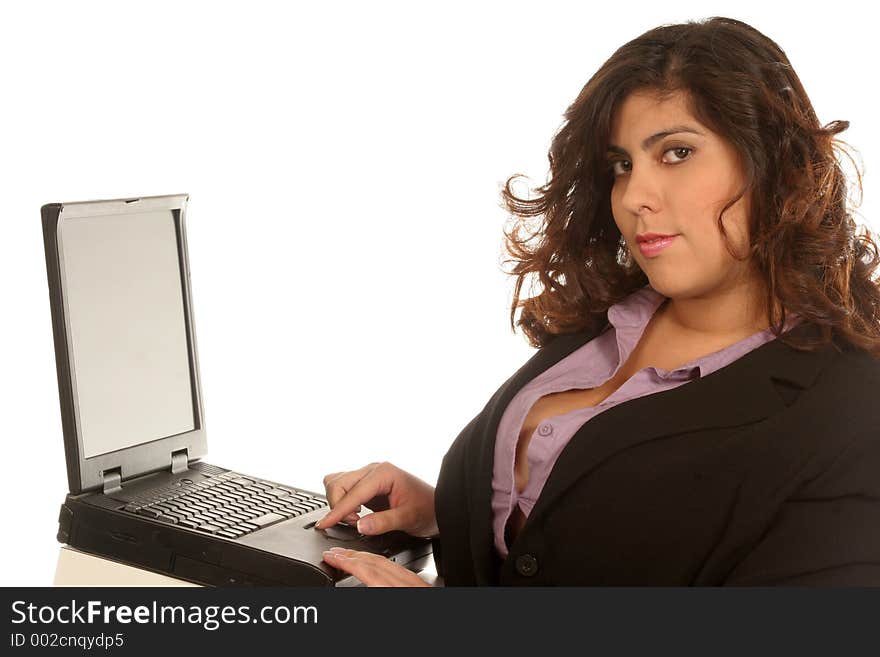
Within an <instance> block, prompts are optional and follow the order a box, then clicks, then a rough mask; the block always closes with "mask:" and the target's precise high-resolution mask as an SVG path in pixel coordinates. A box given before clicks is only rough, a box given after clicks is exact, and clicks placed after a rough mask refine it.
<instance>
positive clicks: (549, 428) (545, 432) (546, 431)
mask: <svg viewBox="0 0 880 657" xmlns="http://www.w3.org/2000/svg"><path fill="white" fill-rule="evenodd" d="M538 433H539V434H540V435H542V436H549V435H550V434H551V433H553V425H551V424H550V423H549V422H544V423H543V424H541V426H539V427H538Z"/></svg>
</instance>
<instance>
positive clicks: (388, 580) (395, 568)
mask: <svg viewBox="0 0 880 657" xmlns="http://www.w3.org/2000/svg"><path fill="white" fill-rule="evenodd" d="M324 561H326V562H327V563H328V564H330V565H331V566H333V567H334V568H338V569H340V570H344V571H345V572H347V573H349V574H350V575H354V576H355V577H357V578H358V579H359V580H360V581H362V582H363V583H364V584H366V585H367V586H431V585H430V584H428V583H427V582H426V581H425V580H423V579H422V578H421V577H419V576H418V575H416V574H415V573H414V572H412V571H411V570H407V569H406V568H404V567H403V566H401V565H398V564H396V563H394V562H393V561H390V560H388V559H386V558H385V557H383V556H381V555H379V554H373V553H372V552H359V551H357V550H346V549H345V548H339V547H334V548H330V549H329V550H327V551H326V552H324Z"/></svg>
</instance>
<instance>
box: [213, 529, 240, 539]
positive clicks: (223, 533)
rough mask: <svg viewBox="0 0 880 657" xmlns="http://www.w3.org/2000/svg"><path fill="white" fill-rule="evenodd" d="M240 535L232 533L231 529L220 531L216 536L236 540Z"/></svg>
mask: <svg viewBox="0 0 880 657" xmlns="http://www.w3.org/2000/svg"><path fill="white" fill-rule="evenodd" d="M241 535H242V533H241V532H236V531H232V530H231V529H221V530H220V531H218V532H217V536H224V537H226V538H238V537H239V536H241Z"/></svg>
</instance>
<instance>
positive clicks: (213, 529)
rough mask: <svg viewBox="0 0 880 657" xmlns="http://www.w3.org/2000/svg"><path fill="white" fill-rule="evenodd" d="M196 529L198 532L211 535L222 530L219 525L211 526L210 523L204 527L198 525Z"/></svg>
mask: <svg viewBox="0 0 880 657" xmlns="http://www.w3.org/2000/svg"><path fill="white" fill-rule="evenodd" d="M198 529H199V530H200V531H203V532H210V533H211V534H213V533H214V532H216V531H217V530H219V529H223V528H222V527H220V526H219V525H212V524H210V523H205V524H204V525H199V526H198Z"/></svg>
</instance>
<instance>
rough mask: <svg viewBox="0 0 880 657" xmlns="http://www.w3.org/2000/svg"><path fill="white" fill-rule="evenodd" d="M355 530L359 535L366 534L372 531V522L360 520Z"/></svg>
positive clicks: (364, 519) (365, 519)
mask: <svg viewBox="0 0 880 657" xmlns="http://www.w3.org/2000/svg"><path fill="white" fill-rule="evenodd" d="M357 528H358V531H359V532H360V533H361V534H366V533H367V532H368V531H370V530H372V529H373V521H372V520H370V519H369V518H361V519H360V520H358V524H357Z"/></svg>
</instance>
